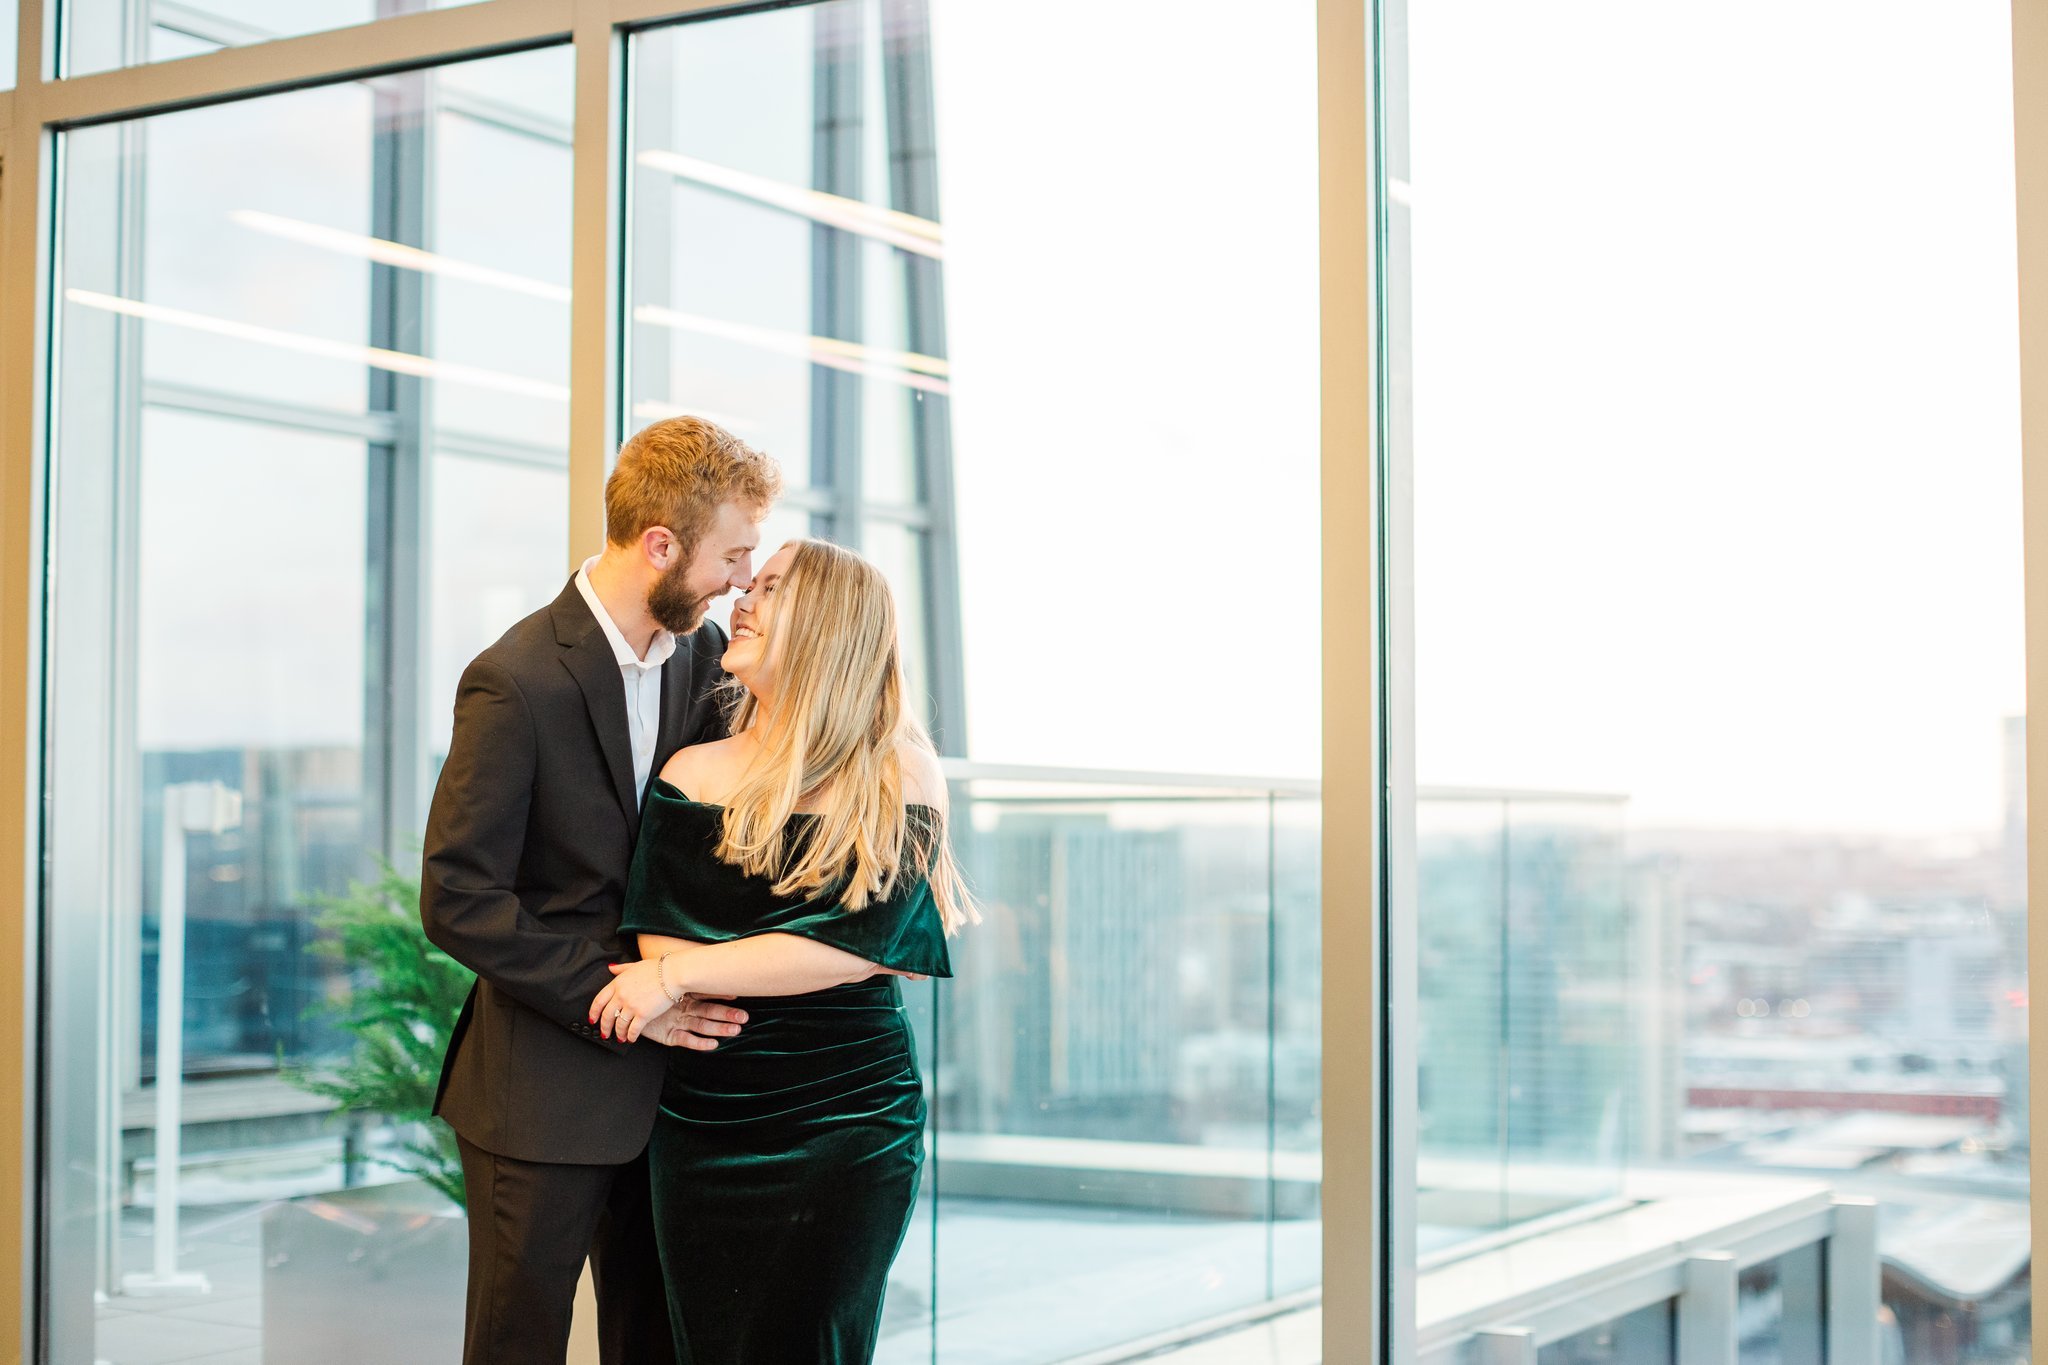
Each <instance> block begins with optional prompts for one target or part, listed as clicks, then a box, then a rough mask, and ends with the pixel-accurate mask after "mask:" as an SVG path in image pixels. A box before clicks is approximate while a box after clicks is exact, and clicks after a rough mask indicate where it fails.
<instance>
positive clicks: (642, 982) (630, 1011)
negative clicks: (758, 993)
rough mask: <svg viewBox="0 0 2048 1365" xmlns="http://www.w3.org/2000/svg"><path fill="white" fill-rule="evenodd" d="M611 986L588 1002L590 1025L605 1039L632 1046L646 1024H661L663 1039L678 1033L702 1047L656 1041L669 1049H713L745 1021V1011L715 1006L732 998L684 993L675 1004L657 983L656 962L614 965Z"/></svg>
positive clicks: (670, 1041) (658, 981)
mask: <svg viewBox="0 0 2048 1365" xmlns="http://www.w3.org/2000/svg"><path fill="white" fill-rule="evenodd" d="M610 965H611V969H612V981H611V984H610V985H608V986H606V987H605V988H604V989H603V990H601V991H599V992H598V993H597V998H596V999H595V1000H593V1001H591V1002H590V1022H591V1023H593V1024H596V1025H597V1027H598V1032H599V1033H601V1034H602V1035H603V1036H605V1037H606V1038H614V1037H616V1038H620V1039H623V1040H624V1041H626V1042H628V1043H631V1042H636V1041H638V1040H639V1038H640V1037H641V1035H642V1034H643V1033H645V1032H646V1031H647V1027H648V1025H650V1024H652V1023H654V1022H655V1021H656V1020H661V1019H666V1020H667V1021H668V1022H667V1025H666V1026H665V1027H664V1029H663V1034H664V1035H665V1034H669V1033H674V1032H677V1031H680V1032H681V1033H682V1034H683V1035H685V1036H686V1037H689V1038H695V1039H700V1040H702V1041H701V1042H683V1041H679V1040H672V1039H670V1038H669V1037H666V1036H663V1037H660V1038H659V1039H658V1041H661V1042H664V1043H667V1044H668V1045H669V1046H671V1047H677V1046H682V1047H692V1048H712V1047H716V1046H718V1044H717V1042H716V1041H714V1040H715V1039H717V1038H729V1037H731V1036H732V1035H733V1034H735V1033H738V1032H739V1031H740V1028H739V1026H740V1025H741V1024H744V1023H745V1022H746V1021H747V1012H746V1011H745V1010H740V1009H734V1008H732V1007H731V1006H728V1005H721V1004H716V1003H714V1002H715V1001H719V1000H730V999H732V997H731V996H729V995H720V996H704V995H695V994H687V993H686V994H684V995H683V996H682V998H681V1000H680V1001H677V1000H676V998H675V997H673V996H671V995H670V994H669V988H668V987H667V986H666V985H664V984H663V982H662V979H661V959H660V958H655V959H653V960H651V961H640V962H614V963H612V964H610Z"/></svg>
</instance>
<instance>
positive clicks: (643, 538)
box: [640, 526, 683, 570]
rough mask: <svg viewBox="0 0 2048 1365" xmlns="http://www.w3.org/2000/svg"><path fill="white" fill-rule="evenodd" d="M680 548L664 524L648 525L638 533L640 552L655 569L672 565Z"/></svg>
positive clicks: (680, 550)
mask: <svg viewBox="0 0 2048 1365" xmlns="http://www.w3.org/2000/svg"><path fill="white" fill-rule="evenodd" d="M682 549H683V547H682V546H681V545H679V544H677V543H676V538H675V537H674V536H673V535H671V534H669V529H668V528H667V527H666V526H650V527H648V528H647V529H646V530H644V531H642V532H641V533H640V553H641V554H642V555H643V556H644V557H645V558H646V560H647V562H648V563H649V564H652V565H653V566H654V567H655V568H657V569H664V570H665V569H668V568H670V567H672V566H673V565H674V563H675V560H676V557H677V556H678V555H680V554H681V553H682Z"/></svg>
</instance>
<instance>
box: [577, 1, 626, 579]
mask: <svg viewBox="0 0 2048 1365" xmlns="http://www.w3.org/2000/svg"><path fill="white" fill-rule="evenodd" d="M574 42H575V45H576V120H575V147H574V151H573V155H572V157H571V162H572V165H573V168H574V170H573V174H574V181H573V185H574V190H573V193H572V196H571V205H570V208H571V222H570V263H569V271H570V275H569V280H570V288H571V297H570V302H569V500H568V508H567V513H568V518H569V528H568V529H569V535H568V546H569V563H568V565H567V566H566V570H565V572H574V570H575V567H576V565H577V564H579V563H581V562H582V561H583V560H584V559H585V558H587V557H588V556H590V555H592V554H594V553H596V552H597V551H598V550H599V549H601V548H602V547H603V544H604V479H605V472H606V468H607V465H608V462H609V457H610V454H611V452H612V451H613V450H614V449H616V448H617V446H618V443H619V430H620V423H621V419H622V414H621V413H620V407H621V403H620V394H621V390H620V387H619V375H620V367H621V364H622V361H623V351H624V337H623V332H622V330H621V310H620V300H621V297H622V294H621V291H622V289H623V288H624V284H625V276H624V271H623V269H622V266H623V257H624V244H623V238H622V235H621V232H620V223H621V217H620V215H621V213H622V212H623V209H624V197H625V179H624V169H625V168H624V131H625V129H624V118H623V114H624V101H623V99H622V98H621V94H622V91H623V90H624V84H625V79H626V73H625V51H626V38H625V35H624V34H623V33H622V32H621V31H620V30H619V29H618V28H616V27H615V26H614V24H613V22H612V16H611V12H610V7H609V5H608V4H607V3H606V2H605V0H576V8H575V30H574Z"/></svg>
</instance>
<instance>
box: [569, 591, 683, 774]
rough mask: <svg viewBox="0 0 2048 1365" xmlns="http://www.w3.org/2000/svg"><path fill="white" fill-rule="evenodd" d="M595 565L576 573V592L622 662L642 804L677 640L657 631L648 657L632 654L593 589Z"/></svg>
mask: <svg viewBox="0 0 2048 1365" xmlns="http://www.w3.org/2000/svg"><path fill="white" fill-rule="evenodd" d="M595 563H597V556H596V555H592V556H591V557H590V558H588V559H586V560H584V561H583V567H582V568H580V569H578V570H577V571H576V591H578V592H580V593H582V594H583V600H584V601H585V602H588V603H589V604H590V613H591V615H593V616H595V617H596V618H597V624H598V628H599V629H600V630H602V631H604V638H605V639H606V640H608V641H610V642H611V647H612V657H613V658H615V659H617V660H618V661H619V673H620V675H621V676H622V677H623V679H624V681H625V684H626V729H627V731H628V732H629V733H630V734H631V735H632V739H633V799H634V800H635V801H639V800H641V799H643V797H644V796H645V794H646V791H647V779H648V776H649V775H650V774H652V773H653V771H654V736H655V731H656V730H658V729H659V728H660V726H661V666H662V665H663V664H665V663H667V662H668V656H669V655H671V654H673V653H675V652H676V637H675V636H673V635H671V634H670V633H669V632H668V631H665V630H662V629H659V628H657V629H656V630H655V632H654V639H653V641H652V642H651V643H649V644H648V646H647V657H646V658H644V659H643V658H641V657H640V656H638V655H637V654H635V653H633V647H632V646H631V645H629V644H627V643H626V637H625V636H624V635H622V634H620V633H619V626H618V623H617V622H616V621H614V620H612V616H611V613H610V612H608V611H606V610H605V609H604V603H602V602H600V601H598V599H597V590H596V589H594V588H592V587H591V586H590V566H591V565H593V564H595Z"/></svg>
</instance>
